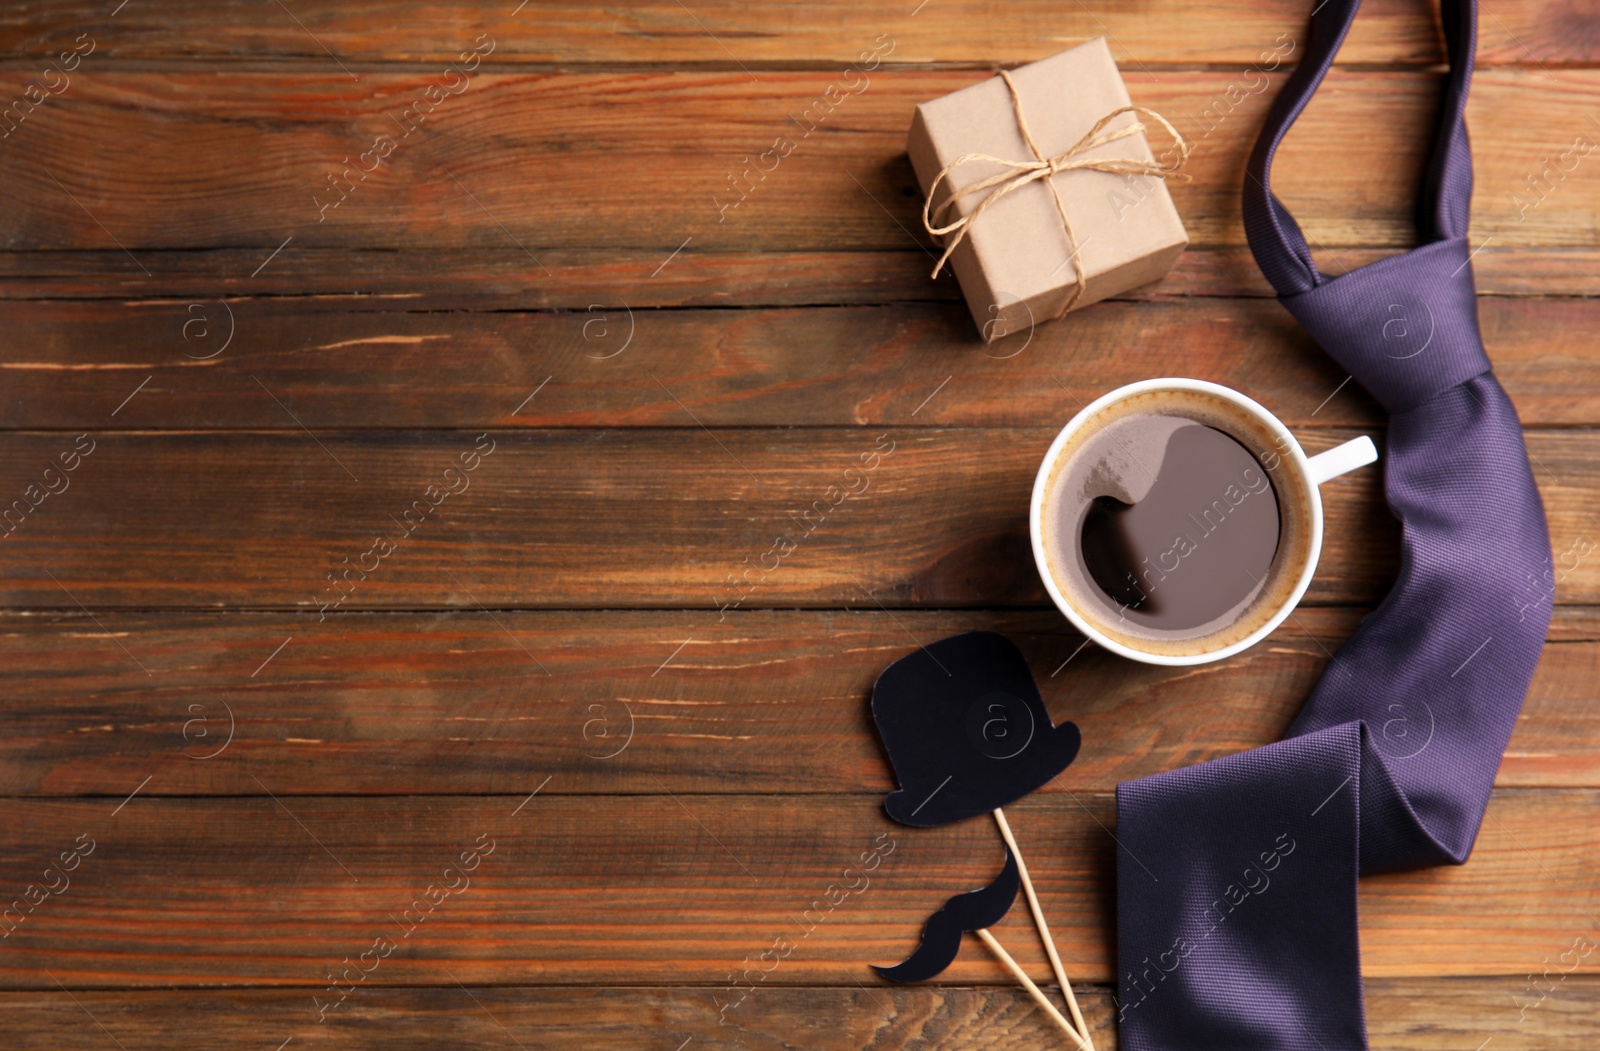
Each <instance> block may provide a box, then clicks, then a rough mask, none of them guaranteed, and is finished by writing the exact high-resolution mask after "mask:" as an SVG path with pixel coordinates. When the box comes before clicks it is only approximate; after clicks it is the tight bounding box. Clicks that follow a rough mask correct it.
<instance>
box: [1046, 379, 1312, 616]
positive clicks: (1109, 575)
mask: <svg viewBox="0 0 1600 1051" xmlns="http://www.w3.org/2000/svg"><path fill="white" fill-rule="evenodd" d="M1143 408H1144V411H1128V412H1124V413H1122V414H1120V415H1117V416H1116V417H1115V418H1112V419H1109V420H1107V421H1105V422H1104V423H1102V424H1101V425H1100V426H1098V427H1096V428H1093V429H1091V430H1089V432H1088V433H1087V436H1086V437H1085V438H1084V439H1083V441H1082V442H1081V443H1080V444H1078V446H1077V448H1076V449H1075V450H1074V451H1073V452H1072V454H1071V455H1070V456H1069V457H1067V458H1065V459H1064V460H1063V462H1062V463H1061V465H1060V469H1059V470H1058V471H1057V472H1056V473H1055V475H1054V476H1053V478H1052V479H1051V482H1052V485H1051V490H1050V492H1049V495H1048V497H1047V499H1046V503H1045V514H1044V518H1043V522H1042V523H1041V524H1042V526H1043V530H1044V534H1045V535H1044V539H1045V543H1046V547H1047V550H1048V551H1049V555H1050V559H1049V561H1050V565H1051V569H1052V573H1053V575H1055V577H1056V579H1057V582H1058V585H1060V586H1062V590H1064V591H1065V592H1067V593H1068V595H1070V596H1071V599H1072V601H1073V605H1074V607H1075V608H1077V609H1078V610H1079V612H1080V613H1082V614H1084V615H1086V616H1088V617H1089V618H1090V619H1091V621H1092V622H1094V623H1096V624H1097V626H1101V625H1103V630H1106V631H1108V632H1114V633H1115V634H1116V635H1120V636H1125V637H1131V638H1133V639H1144V640H1167V641H1168V642H1173V643H1178V642H1180V641H1181V640H1193V639H1200V638H1203V637H1207V636H1212V635H1215V634H1217V633H1219V632H1225V631H1227V630H1228V629H1229V628H1230V626H1232V625H1234V624H1236V623H1237V622H1239V621H1240V620H1241V619H1242V618H1243V617H1244V616H1245V614H1246V611H1247V610H1249V609H1250V607H1251V605H1252V603H1254V602H1255V601H1256V600H1257V599H1258V598H1259V597H1261V595H1262V594H1263V592H1264V590H1266V589H1267V588H1268V587H1269V582H1271V581H1272V580H1273V577H1274V573H1273V568H1274V560H1275V558H1276V557H1277V555H1278V550H1279V546H1280V537H1281V535H1282V533H1283V525H1284V523H1283V521H1282V519H1283V513H1282V512H1281V511H1280V506H1279V497H1278V493H1277V490H1276V489H1275V488H1274V486H1273V481H1272V477H1271V473H1272V472H1271V470H1269V469H1268V467H1266V466H1264V465H1263V464H1262V462H1261V461H1260V460H1258V459H1257V457H1256V456H1255V455H1254V454H1253V453H1252V452H1251V450H1250V449H1249V448H1248V447H1246V445H1244V444H1243V443H1241V441H1240V440H1239V439H1238V438H1236V437H1234V435H1233V434H1231V433H1229V430H1228V429H1224V428H1223V427H1219V426H1216V425H1215V424H1218V423H1224V422H1225V421H1224V420H1222V419H1220V418H1218V416H1217V414H1216V413H1215V412H1211V411H1205V412H1193V411H1186V410H1189V409H1192V408H1193V407H1192V406H1188V405H1186V404H1184V403H1183V402H1182V401H1181V400H1174V401H1165V402H1164V401H1163V400H1160V399H1158V400H1156V401H1154V402H1153V403H1151V404H1148V405H1147V406H1144V407H1143ZM1196 416H1199V417H1200V418H1199V419H1197V418H1196ZM1269 462H1271V463H1272V464H1273V466H1274V467H1276V466H1277V461H1276V460H1275V459H1269Z"/></svg>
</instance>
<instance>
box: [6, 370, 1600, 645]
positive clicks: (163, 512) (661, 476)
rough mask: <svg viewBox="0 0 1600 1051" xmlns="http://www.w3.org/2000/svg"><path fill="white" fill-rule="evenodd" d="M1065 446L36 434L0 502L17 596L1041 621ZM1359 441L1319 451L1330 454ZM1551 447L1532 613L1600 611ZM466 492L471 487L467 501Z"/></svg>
mask: <svg viewBox="0 0 1600 1051" xmlns="http://www.w3.org/2000/svg"><path fill="white" fill-rule="evenodd" d="M129 387H130V389H132V387H133V384H131V383H130V384H129ZM919 393H921V392H919ZM931 393H932V392H927V393H921V397H920V398H919V399H918V400H922V399H925V398H926V397H927V396H928V394H931ZM539 396H540V397H544V396H545V395H544V394H540V395H539ZM166 397H167V395H166V393H165V392H163V391H161V390H159V389H155V388H154V385H153V384H152V385H150V386H147V387H146V388H145V389H144V390H143V391H141V392H140V393H139V394H138V395H137V396H136V397H134V398H133V400H132V402H131V403H130V404H129V405H128V406H127V407H126V408H124V409H123V410H122V414H123V415H122V417H121V418H122V419H124V420H126V422H127V424H128V425H130V426H138V425H140V424H141V423H142V422H143V421H144V420H145V419H149V418H152V417H154V418H159V416H160V413H161V411H162V409H161V405H162V402H163V401H164V400H165V398H166ZM262 397H263V399H269V398H277V395H273V394H271V393H270V392H269V391H267V390H263V392H262ZM659 397H660V398H661V400H663V401H666V400H669V399H671V398H674V397H676V395H675V394H674V392H672V391H671V390H670V389H663V391H662V393H661V394H660V395H659ZM278 400H279V401H280V402H283V406H282V407H283V409H284V412H285V416H286V419H298V420H299V421H300V422H301V423H302V424H303V425H304V426H305V427H308V428H315V427H317V426H318V425H319V424H320V423H321V421H319V420H316V419H314V418H309V417H306V416H298V415H297V416H294V417H290V414H291V413H293V412H294V398H293V395H292V394H291V395H289V397H288V398H287V400H285V399H283V398H278ZM915 408H916V402H915V401H913V400H912V398H911V397H905V398H903V399H902V400H900V401H899V402H898V403H897V406H896V411H897V412H900V411H903V412H905V413H906V414H907V417H906V418H910V414H911V413H912V411H913V410H915ZM685 416H686V423H690V424H692V422H693V420H692V417H689V413H688V411H687V410H686V411H685ZM1054 435H1055V431H1054V429H1043V428H1016V429H998V428H994V429H992V428H964V429H944V428H889V429H886V430H878V429H876V428H862V429H830V428H818V429H797V430H787V431H785V430H776V429H750V430H744V429H733V428H721V429H718V430H715V431H711V430H708V429H702V428H694V427H692V426H691V427H686V428H683V429H674V430H628V429H624V430H610V431H602V430H592V431H544V430H541V431H511V432H508V431H496V432H494V433H493V434H492V435H486V436H484V437H481V438H478V439H476V441H477V442H481V443H484V447H485V448H487V447H488V445H489V444H490V443H492V445H493V451H492V452H491V454H490V455H488V456H486V457H480V459H479V462H478V465H477V470H476V472H475V473H471V474H468V473H466V472H463V471H461V470H460V469H459V466H458V464H457V460H458V458H459V457H461V456H468V457H470V456H472V455H475V454H474V444H475V438H474V436H473V435H472V434H471V433H470V432H454V431H431V432H430V431H414V432H362V433H358V434H335V433H327V434H324V435H322V436H321V437H318V436H317V435H316V434H315V433H314V432H313V431H294V432H289V431H277V432H268V433H258V432H236V433H228V434H218V433H199V434H151V433H143V432H130V431H115V432H96V435H91V436H87V437H85V436H79V437H74V436H72V435H71V433H70V432H56V433H38V432H12V433H11V434H9V435H7V436H6V437H4V438H3V439H0V450H3V451H4V452H5V456H4V462H3V463H0V493H7V494H14V500H15V501H22V504H23V507H22V510H26V509H27V508H28V506H29V504H30V503H37V504H38V505H39V506H37V507H35V508H33V509H32V510H31V511H29V512H28V513H27V514H26V516H24V515H22V514H20V513H18V512H17V509H15V505H14V504H10V505H4V506H9V507H12V508H13V517H14V518H15V519H17V522H18V523H19V524H12V523H11V522H10V521H9V520H8V522H7V524H8V525H10V526H11V529H12V531H11V532H10V533H9V535H7V536H5V538H4V540H3V543H0V602H3V603H4V604H5V605H7V606H13V607H16V606H24V607H38V608H64V609H75V608H79V606H80V604H81V605H82V606H87V607H116V606H131V607H138V608H149V607H160V606H187V607H189V608H197V607H198V608H211V607H224V608H225V607H261V608H269V607H274V608H275V607H281V608H288V609H302V610H311V611H317V612H322V611H324V610H325V609H326V610H331V609H344V610H349V609H357V608H364V609H373V608H388V609H394V608H402V609H404V608H411V609H422V608H435V607H439V608H448V607H454V608H466V609H471V608H475V607H478V606H479V605H480V604H481V605H483V606H488V607H490V608H513V607H527V608H550V607H556V608H570V607H584V606H588V607H595V606H600V607H606V608H622V607H672V608H682V609H699V610H703V611H706V615H708V616H710V617H711V618H715V617H716V615H717V612H716V611H718V610H721V609H726V608H734V609H737V608H745V609H750V608H769V607H775V606H783V607H789V606H801V607H804V606H810V607H839V606H855V607H863V608H872V607H874V606H875V605H878V604H882V605H883V606H885V607H888V606H898V607H906V606H945V607H951V606H956V607H984V606H1016V605H1042V604H1044V595H1043V589H1042V587H1041V585H1040V583H1039V579H1038V575H1037V571H1036V569H1035V567H1034V565H1033V558H1032V554H1031V551H1030V550H1029V543H1028V535H1027V521H1026V508H1027V506H1028V499H1029V494H1030V492H1031V490H1032V486H1033V479H1034V475H1035V473H1036V471H1037V469H1038V465H1039V462H1040V460H1041V459H1042V457H1043V455H1044V452H1045V450H1046V449H1047V448H1048V446H1049V443H1050V441H1051V440H1052V438H1053V437H1054ZM1353 436H1354V433H1353V432H1351V431H1340V430H1334V429H1319V430H1303V431H1302V432H1301V434H1300V437H1301V440H1302V442H1304V443H1305V444H1306V446H1307V448H1308V449H1310V450H1312V451H1316V450H1319V449H1323V448H1328V447H1330V446H1332V445H1334V444H1337V443H1338V442H1339V441H1342V440H1347V439H1349V438H1351V437H1353ZM86 443H94V445H93V451H92V453H91V454H90V455H89V456H87V457H84V458H83V459H82V460H81V462H80V463H79V465H78V468H77V471H76V473H73V474H70V475H67V476H65V477H66V479H67V481H68V483H69V487H68V488H67V489H66V490H65V491H64V492H62V493H60V494H59V495H55V496H51V495H49V494H48V493H44V492H43V490H42V489H41V488H39V486H40V485H41V484H49V478H51V477H56V478H57V481H56V483H55V484H57V485H59V484H60V476H59V473H58V472H56V473H52V475H49V476H46V475H45V474H44V473H43V472H44V471H45V469H47V468H49V467H51V465H52V464H53V463H54V462H55V461H56V460H57V458H59V457H60V456H62V455H63V454H64V453H65V454H68V455H70V454H71V453H72V451H73V449H74V446H80V447H83V446H86ZM1528 445H1529V450H1530V455H1531V456H1532V457H1533V461H1534V464H1533V466H1534V474H1535V479H1536V481H1537V482H1538V484H1539V485H1540V487H1541V490H1542V493H1543V497H1544V502H1545V507H1546V511H1547V515H1548V517H1549V520H1550V530H1551V535H1552V538H1553V542H1554V545H1555V552H1556V554H1557V556H1558V557H1562V558H1565V561H1564V562H1560V563H1557V564H1553V565H1552V567H1551V574H1550V580H1547V581H1532V582H1529V583H1528V588H1527V590H1528V595H1529V596H1532V595H1534V594H1536V593H1537V592H1538V591H1539V590H1541V589H1546V588H1549V587H1554V590H1555V598H1556V601H1557V602H1559V603H1563V604H1592V603H1595V602H1597V601H1600V564H1597V562H1596V560H1595V559H1594V557H1593V550H1594V544H1595V542H1596V533H1597V532H1600V522H1597V521H1596V519H1595V517H1594V508H1595V507H1596V490H1597V486H1600V479H1597V477H1596V475H1595V472H1594V467H1593V465H1594V461H1595V457H1596V455H1597V454H1600V437H1597V436H1596V435H1594V434H1591V433H1589V432H1587V431H1581V430H1574V431H1535V432H1532V433H1531V434H1530V435H1529V441H1528ZM885 453H886V454H887V455H884V454H885ZM864 465H865V466H864ZM447 471H448V472H450V473H448V474H447V473H446V472H447ZM452 479H454V481H452ZM446 486H453V487H454V488H457V489H462V490H463V491H461V492H460V493H459V494H458V495H454V496H451V495H449V493H448V492H447V491H446V489H445V488H444V487H446ZM30 487H33V488H30ZM430 493H437V494H440V495H439V497H438V499H434V498H433V497H431V496H430V495H429V494H430ZM31 494H38V495H39V496H40V497H41V499H35V496H34V495H31ZM852 494H855V495H852ZM419 501H420V502H421V504H420V506H419V504H418V502H419ZM1323 501H1324V506H1325V509H1326V520H1327V525H1326V533H1325V539H1324V546H1323V555H1322V562H1321V567H1320V572H1319V575H1318V576H1317V578H1316V579H1315V580H1314V581H1313V583H1312V585H1311V589H1310V591H1309V592H1308V593H1307V594H1308V599H1307V601H1308V602H1309V603H1311V604H1347V603H1352V602H1359V603H1365V602H1375V601H1376V600H1378V599H1379V598H1381V597H1382V595H1383V593H1384V592H1385V591H1386V590H1387V588H1388V586H1389V584H1390V583H1391V581H1392V579H1393V576H1394V573H1395V569H1396V556H1397V552H1398V541H1397V525H1396V523H1395V521H1394V519H1393V518H1392V517H1391V516H1390V515H1389V513H1388V511H1387V509H1386V508H1385V507H1384V505H1383V499H1382V494H1381V491H1380V481H1379V477H1378V474H1377V472H1365V473H1359V474H1354V475H1350V476H1347V477H1345V478H1341V479H1338V480H1336V481H1334V482H1332V483H1330V484H1328V485H1326V486H1324V487H1323ZM430 505H436V506H430ZM408 510H409V511H410V513H411V514H412V515H413V517H412V518H410V519H403V517H402V516H404V515H405V514H406V513H407V512H408ZM784 538H787V539H784ZM386 547H387V548H388V549H387V550H386ZM347 560H348V561H347ZM1569 563H1570V567H1569V565H1568V564H1569ZM336 570H337V572H338V574H339V576H338V577H337V579H335V578H334V576H333V575H334V573H335V571H336ZM1524 597H1525V596H1507V601H1508V602H1512V603H1518V602H1519V601H1521V600H1522V599H1523V598H1524Z"/></svg>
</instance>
